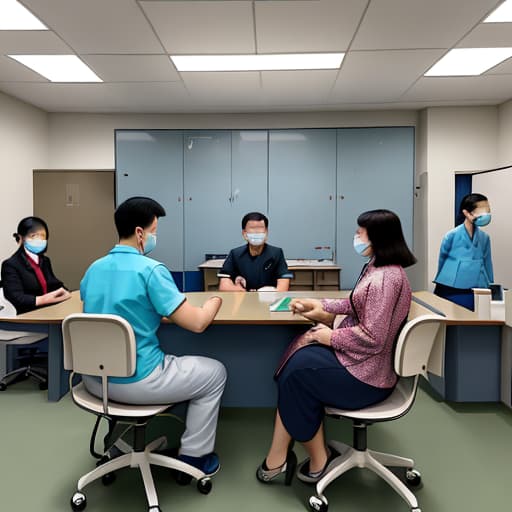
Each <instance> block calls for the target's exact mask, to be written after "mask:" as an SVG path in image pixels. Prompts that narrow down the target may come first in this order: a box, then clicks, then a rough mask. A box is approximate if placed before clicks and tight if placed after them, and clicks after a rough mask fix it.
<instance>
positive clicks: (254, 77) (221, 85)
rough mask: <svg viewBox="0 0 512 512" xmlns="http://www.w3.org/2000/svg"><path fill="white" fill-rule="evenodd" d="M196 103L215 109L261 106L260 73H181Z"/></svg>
mask: <svg viewBox="0 0 512 512" xmlns="http://www.w3.org/2000/svg"><path fill="white" fill-rule="evenodd" d="M181 76H182V78H183V81H184V82H185V86H186V88H187V90H188V91H189V93H190V96H191V97H192V99H193V100H194V101H195V102H198V103H201V104H202V105H205V106H208V107H209V108H215V107H216V106H220V105H224V106H226V105H227V106H229V105H254V104H258V105H260V104H261V87H260V78H259V72H255V71H251V72H247V71H243V72H223V73H220V72H219V73H213V72H212V73H210V72H208V73H201V72H198V73H181Z"/></svg>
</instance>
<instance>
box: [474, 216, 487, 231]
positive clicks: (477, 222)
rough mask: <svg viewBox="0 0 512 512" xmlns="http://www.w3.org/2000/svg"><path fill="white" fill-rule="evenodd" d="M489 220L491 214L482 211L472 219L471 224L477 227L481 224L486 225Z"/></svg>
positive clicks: (481, 225)
mask: <svg viewBox="0 0 512 512" xmlns="http://www.w3.org/2000/svg"><path fill="white" fill-rule="evenodd" d="M489 222H491V214H490V213H483V214H482V215H479V216H478V217H477V218H476V219H475V220H474V221H473V224H474V225H475V226H478V227H479V228H481V227H483V226H487V224H489Z"/></svg>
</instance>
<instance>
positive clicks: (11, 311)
mask: <svg viewBox="0 0 512 512" xmlns="http://www.w3.org/2000/svg"><path fill="white" fill-rule="evenodd" d="M13 316H16V308H15V307H14V306H13V305H12V304H11V303H10V302H9V301H8V300H7V299H6V298H5V297H4V289H3V288H2V287H1V286H0V318H10V317H13Z"/></svg>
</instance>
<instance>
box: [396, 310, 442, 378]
mask: <svg viewBox="0 0 512 512" xmlns="http://www.w3.org/2000/svg"><path fill="white" fill-rule="evenodd" d="M442 321H443V317H441V316H439V315H422V316H419V317H417V318H414V319H413V320H410V321H409V322H407V323H406V324H405V326H404V328H403V329H402V331H401V332H400V336H399V337H398V341H397V343H396V349H395V372H396V373H397V374H398V375H400V376H401V377H412V376H414V375H424V376H426V374H427V370H428V361H429V357H430V353H431V351H432V347H433V346H434V343H435V341H436V339H438V336H440V335H441V334H442V330H441V327H442V325H443V324H442Z"/></svg>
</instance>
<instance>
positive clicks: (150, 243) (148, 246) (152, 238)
mask: <svg viewBox="0 0 512 512" xmlns="http://www.w3.org/2000/svg"><path fill="white" fill-rule="evenodd" d="M155 247H156V235H155V234H154V233H148V234H147V236H146V243H145V244H144V254H149V253H150V252H151V251H152V250H153V249H154V248H155Z"/></svg>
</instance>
